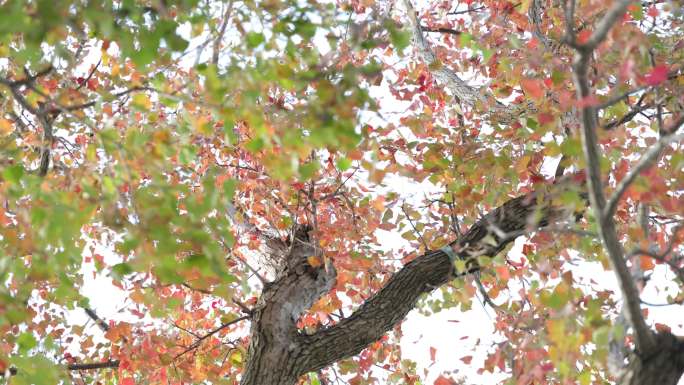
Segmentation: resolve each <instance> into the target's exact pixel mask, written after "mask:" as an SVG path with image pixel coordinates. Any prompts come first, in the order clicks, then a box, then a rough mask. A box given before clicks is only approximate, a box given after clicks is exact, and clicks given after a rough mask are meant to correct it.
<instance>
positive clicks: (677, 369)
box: [619, 332, 684, 385]
mask: <svg viewBox="0 0 684 385" xmlns="http://www.w3.org/2000/svg"><path fill="white" fill-rule="evenodd" d="M655 340H656V344H655V348H654V351H653V352H651V353H650V354H648V353H646V354H639V353H636V352H634V353H632V354H631V357H630V358H629V365H628V366H627V368H626V369H625V373H624V374H623V375H622V377H621V378H620V382H619V383H620V385H645V384H657V385H677V383H678V382H679V379H680V378H681V377H682V373H684V339H682V338H681V337H677V336H674V335H672V334H671V333H669V332H661V333H658V334H656V335H655Z"/></svg>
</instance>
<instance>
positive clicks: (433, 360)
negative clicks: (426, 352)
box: [430, 346, 437, 362]
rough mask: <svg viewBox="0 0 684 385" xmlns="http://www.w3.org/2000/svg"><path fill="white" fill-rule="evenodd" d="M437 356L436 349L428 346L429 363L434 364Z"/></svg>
mask: <svg viewBox="0 0 684 385" xmlns="http://www.w3.org/2000/svg"><path fill="white" fill-rule="evenodd" d="M436 354H437V349H435V348H433V347H432V346H430V361H432V362H435V355H436Z"/></svg>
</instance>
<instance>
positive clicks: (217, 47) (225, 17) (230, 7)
mask: <svg viewBox="0 0 684 385" xmlns="http://www.w3.org/2000/svg"><path fill="white" fill-rule="evenodd" d="M233 3H234V1H232V0H231V1H230V2H229V3H228V8H227V9H226V13H225V14H224V15H223V23H221V28H220V29H219V33H218V35H217V36H216V40H214V49H213V52H212V56H211V62H212V63H213V64H214V65H216V64H218V61H219V52H220V51H221V43H222V42H223V35H225V33H226V28H227V27H228V22H229V21H230V15H231V13H232V11H233Z"/></svg>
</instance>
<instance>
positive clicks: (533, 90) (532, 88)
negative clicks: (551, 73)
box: [520, 79, 544, 99]
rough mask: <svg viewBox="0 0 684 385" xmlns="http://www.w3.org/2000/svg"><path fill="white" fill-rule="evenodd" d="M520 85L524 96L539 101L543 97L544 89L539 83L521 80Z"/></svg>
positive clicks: (534, 80) (533, 80)
mask: <svg viewBox="0 0 684 385" xmlns="http://www.w3.org/2000/svg"><path fill="white" fill-rule="evenodd" d="M520 85H521V86H522V89H523V90H524V91H525V94H526V95H529V96H531V97H532V98H534V99H541V98H543V97H544V89H543V86H542V83H541V81H539V80H536V79H522V80H520Z"/></svg>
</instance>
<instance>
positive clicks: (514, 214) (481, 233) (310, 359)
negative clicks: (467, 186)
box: [301, 175, 583, 371]
mask: <svg viewBox="0 0 684 385" xmlns="http://www.w3.org/2000/svg"><path fill="white" fill-rule="evenodd" d="M582 181H583V178H581V177H579V178H577V176H576V175H572V176H569V177H566V178H564V179H563V180H561V181H560V182H559V183H558V184H555V185H552V186H548V188H546V189H542V190H540V191H537V192H533V193H530V194H527V195H523V196H520V197H517V198H514V199H511V200H509V201H508V202H506V203H504V204H503V205H502V206H500V207H498V208H497V209H495V210H493V211H492V212H490V213H489V214H487V215H485V216H484V217H483V218H481V219H480V220H479V221H478V222H477V223H475V224H474V225H473V226H472V227H471V228H470V229H469V230H468V231H467V232H466V233H465V234H464V236H463V237H462V238H461V239H460V240H458V241H456V242H454V243H452V244H450V245H449V246H447V247H449V248H451V250H452V251H453V254H454V255H455V256H457V258H460V259H462V260H464V261H466V270H467V271H466V272H460V273H457V272H455V271H454V267H453V264H452V262H451V259H450V257H449V255H448V254H447V252H448V251H449V249H447V250H446V251H447V252H445V250H444V249H441V250H436V251H430V252H427V253H425V254H424V255H421V256H419V257H418V258H416V259H414V260H413V261H411V262H409V263H408V264H406V266H404V267H403V268H402V269H401V270H400V271H399V272H397V273H396V274H394V275H393V276H392V277H391V278H390V279H389V281H388V282H387V284H386V285H385V286H384V287H383V288H382V289H381V290H380V291H379V292H378V293H377V294H376V295H374V296H373V297H371V298H370V299H368V300H367V301H366V302H365V303H364V304H363V305H362V306H361V307H360V308H359V309H358V310H357V311H355V312H354V313H353V314H352V315H351V316H349V317H348V318H345V319H343V320H342V321H340V322H339V323H338V324H336V325H334V326H332V327H330V328H327V329H323V330H321V331H319V332H317V333H315V334H313V335H308V336H304V337H303V340H302V342H301V346H302V347H303V352H302V355H301V358H302V359H303V360H304V363H303V367H304V368H305V369H306V371H314V370H318V369H320V368H323V367H325V366H327V365H330V364H331V363H333V362H336V361H338V360H340V359H343V358H345V357H349V356H351V355H354V354H357V353H358V352H360V351H361V350H362V349H364V348H365V347H366V346H368V344H370V343H372V342H374V341H376V340H378V339H379V338H380V337H382V336H383V334H384V333H385V332H387V331H388V330H390V329H391V328H392V327H394V326H395V325H396V324H397V323H399V322H400V321H401V320H402V319H403V318H404V317H405V316H406V314H408V312H409V311H411V309H413V308H414V306H415V304H416V301H417V300H418V298H419V297H420V296H421V295H423V294H427V293H430V292H431V291H433V290H434V289H435V288H437V287H439V286H441V285H444V284H445V283H447V282H448V281H449V280H450V279H453V278H454V277H455V276H457V275H462V274H466V273H471V272H474V271H477V270H479V267H478V265H477V259H476V258H477V257H478V256H488V257H493V256H495V255H496V254H498V253H499V252H501V251H502V250H503V249H504V248H505V247H506V246H507V245H508V244H509V243H510V242H512V241H513V240H514V239H515V238H516V237H517V236H519V235H522V234H524V233H527V232H530V231H533V230H537V229H539V228H541V227H545V226H547V225H549V224H552V223H557V222H560V221H563V220H566V219H567V218H568V217H572V213H573V210H572V209H571V208H568V207H565V206H563V205H562V204H561V203H560V202H557V200H556V199H555V198H556V197H557V196H559V194H560V193H561V192H564V191H568V190H571V189H581V188H582V185H583V182H582ZM578 192H579V193H580V195H583V194H582V192H581V191H578Z"/></svg>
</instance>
